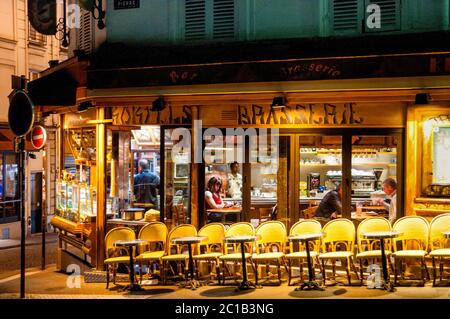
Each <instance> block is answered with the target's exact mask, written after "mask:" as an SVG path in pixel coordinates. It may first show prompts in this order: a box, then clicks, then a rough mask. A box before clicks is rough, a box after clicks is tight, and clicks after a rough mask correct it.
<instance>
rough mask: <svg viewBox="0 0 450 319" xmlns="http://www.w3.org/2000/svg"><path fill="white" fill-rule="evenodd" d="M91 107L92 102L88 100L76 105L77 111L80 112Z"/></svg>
mask: <svg viewBox="0 0 450 319" xmlns="http://www.w3.org/2000/svg"><path fill="white" fill-rule="evenodd" d="M91 107H93V105H92V103H91V102H89V101H86V102H81V103H80V104H79V105H78V107H77V113H82V112H85V111H87V110H89V109H90V108H91Z"/></svg>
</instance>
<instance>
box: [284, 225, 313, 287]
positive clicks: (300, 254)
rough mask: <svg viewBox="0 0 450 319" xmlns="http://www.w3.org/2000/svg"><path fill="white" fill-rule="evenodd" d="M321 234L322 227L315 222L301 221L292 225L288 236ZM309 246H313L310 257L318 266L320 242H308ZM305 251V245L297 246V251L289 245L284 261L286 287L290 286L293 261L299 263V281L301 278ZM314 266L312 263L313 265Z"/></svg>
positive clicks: (291, 243)
mask: <svg viewBox="0 0 450 319" xmlns="http://www.w3.org/2000/svg"><path fill="white" fill-rule="evenodd" d="M320 232H322V225H320V223H319V222H318V221H317V220H314V219H309V220H301V221H298V222H297V223H295V224H294V225H292V227H291V229H290V231H289V235H290V236H295V235H301V234H315V233H320ZM309 243H310V244H312V245H313V247H312V249H311V250H310V257H311V258H314V259H315V260H316V262H317V264H318V265H319V266H320V263H319V260H318V258H317V257H318V256H319V252H320V240H314V241H310V242H309ZM306 258H307V256H306V250H305V245H298V249H295V244H294V243H293V242H290V243H289V254H287V255H286V259H287V261H288V269H289V270H288V276H289V277H288V278H289V279H288V285H289V286H290V285H291V280H292V264H293V262H294V261H295V260H298V261H299V266H300V280H302V277H303V260H304V259H306ZM313 265H314V263H313Z"/></svg>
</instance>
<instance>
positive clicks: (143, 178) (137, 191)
mask: <svg viewBox="0 0 450 319" xmlns="http://www.w3.org/2000/svg"><path fill="white" fill-rule="evenodd" d="M139 167H140V168H141V172H140V173H139V174H137V175H135V176H134V196H135V197H136V202H137V203H152V204H155V205H156V204H157V198H156V194H157V193H156V190H157V188H158V187H159V177H158V175H156V174H154V173H152V172H150V170H149V164H148V161H147V160H146V159H141V160H140V161H139Z"/></svg>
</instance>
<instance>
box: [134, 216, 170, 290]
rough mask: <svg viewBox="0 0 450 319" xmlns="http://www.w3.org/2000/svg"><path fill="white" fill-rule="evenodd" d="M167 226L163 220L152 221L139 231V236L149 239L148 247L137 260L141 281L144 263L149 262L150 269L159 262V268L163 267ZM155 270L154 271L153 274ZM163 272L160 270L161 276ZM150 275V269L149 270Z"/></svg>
mask: <svg viewBox="0 0 450 319" xmlns="http://www.w3.org/2000/svg"><path fill="white" fill-rule="evenodd" d="M167 233H168V230H167V226H166V225H165V224H164V223H161V222H151V223H149V224H147V225H145V226H144V227H142V228H141V230H140V231H139V235H138V238H139V239H144V240H146V241H147V243H148V245H147V247H146V248H147V249H146V250H145V251H143V252H141V253H140V254H139V255H138V256H137V257H136V261H137V262H138V263H139V267H140V281H141V282H142V265H143V264H144V263H147V266H148V269H149V270H150V269H151V267H150V266H151V264H155V263H156V264H158V265H159V268H160V269H161V268H162V257H163V256H164V255H165V253H166V240H167ZM153 273H154V272H153V271H152V274H153ZM161 273H162V272H160V276H162V275H161ZM149 275H150V271H149Z"/></svg>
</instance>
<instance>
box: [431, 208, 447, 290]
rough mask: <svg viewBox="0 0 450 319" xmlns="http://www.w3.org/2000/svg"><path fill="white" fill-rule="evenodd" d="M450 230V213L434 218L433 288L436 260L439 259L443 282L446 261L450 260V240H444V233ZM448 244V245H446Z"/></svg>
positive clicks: (432, 251) (432, 228)
mask: <svg viewBox="0 0 450 319" xmlns="http://www.w3.org/2000/svg"><path fill="white" fill-rule="evenodd" d="M448 230H450V213H447V214H442V215H438V216H436V217H434V218H433V219H432V220H431V223H430V253H429V255H430V256H431V258H432V261H433V286H435V285H436V258H438V259H439V280H440V281H442V274H443V273H444V261H445V259H446V258H450V245H448V242H449V241H450V239H448V238H444V236H443V234H442V232H444V231H448ZM446 244H447V245H446Z"/></svg>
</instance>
